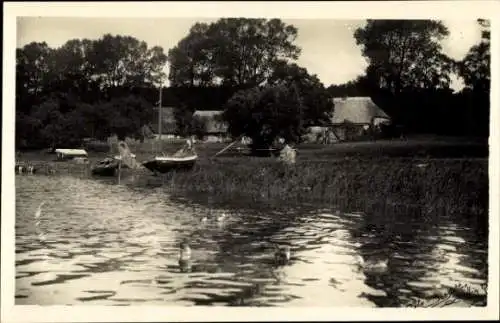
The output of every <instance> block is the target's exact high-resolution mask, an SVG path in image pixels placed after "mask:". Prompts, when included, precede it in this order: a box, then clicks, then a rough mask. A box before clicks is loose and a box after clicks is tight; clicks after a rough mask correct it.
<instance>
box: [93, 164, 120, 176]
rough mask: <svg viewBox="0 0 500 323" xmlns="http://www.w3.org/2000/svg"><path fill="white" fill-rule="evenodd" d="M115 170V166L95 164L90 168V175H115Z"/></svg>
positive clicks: (116, 168)
mask: <svg viewBox="0 0 500 323" xmlns="http://www.w3.org/2000/svg"><path fill="white" fill-rule="evenodd" d="M117 171H118V167H117V166H97V167H94V168H92V175H97V176H115V174H116V172H117Z"/></svg>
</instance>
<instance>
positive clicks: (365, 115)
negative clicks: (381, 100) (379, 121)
mask: <svg viewBox="0 0 500 323" xmlns="http://www.w3.org/2000/svg"><path fill="white" fill-rule="evenodd" d="M333 103H334V104H335V108H334V111H333V117H332V119H331V121H332V124H341V123H344V122H345V121H347V122H351V123H354V124H371V123H372V122H373V119H374V118H383V119H390V117H389V116H388V115H387V114H386V113H385V112H384V111H383V110H382V109H380V108H379V107H378V106H377V105H376V104H375V103H374V102H373V100H372V99H371V98H370V97H346V98H334V99H333Z"/></svg>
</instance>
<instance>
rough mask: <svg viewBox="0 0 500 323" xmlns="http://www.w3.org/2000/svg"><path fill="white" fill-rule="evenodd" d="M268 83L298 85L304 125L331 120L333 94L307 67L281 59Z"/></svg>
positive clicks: (288, 85) (287, 85) (314, 124)
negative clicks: (331, 94)
mask: <svg viewBox="0 0 500 323" xmlns="http://www.w3.org/2000/svg"><path fill="white" fill-rule="evenodd" d="M268 83H269V84H272V85H278V84H282V85H284V86H286V87H288V88H292V87H296V90H297V91H298V95H299V96H300V98H301V102H302V109H303V117H304V119H303V124H304V126H306V127H309V126H317V125H321V124H324V123H328V122H329V121H330V118H331V117H332V115H333V109H334V106H333V102H332V100H331V96H330V94H329V93H328V90H327V89H326V88H325V86H324V85H323V83H321V81H320V80H319V78H318V77H317V75H315V74H314V75H311V74H309V72H308V71H307V69H306V68H303V67H300V66H298V65H297V64H295V63H287V62H284V61H281V62H279V63H278V64H277V65H276V68H275V70H274V71H273V73H272V75H271V77H270V78H269V82H268Z"/></svg>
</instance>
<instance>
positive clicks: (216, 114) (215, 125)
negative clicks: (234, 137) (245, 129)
mask: <svg viewBox="0 0 500 323" xmlns="http://www.w3.org/2000/svg"><path fill="white" fill-rule="evenodd" d="M223 112H224V111H222V110H205V111H203V110H196V111H195V112H194V113H193V118H199V119H202V120H204V121H205V122H206V126H207V129H206V131H207V134H211V135H216V134H226V133H227V129H228V125H227V123H226V122H224V121H223V120H222V113H223Z"/></svg>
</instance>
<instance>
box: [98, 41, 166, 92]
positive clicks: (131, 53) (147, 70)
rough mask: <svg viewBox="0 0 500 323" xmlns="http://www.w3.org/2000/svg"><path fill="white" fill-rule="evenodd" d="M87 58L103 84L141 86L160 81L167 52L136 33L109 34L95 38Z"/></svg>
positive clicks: (105, 85)
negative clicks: (132, 34) (135, 35)
mask: <svg viewBox="0 0 500 323" xmlns="http://www.w3.org/2000/svg"><path fill="white" fill-rule="evenodd" d="M88 60H89V61H90V64H91V66H92V67H93V73H92V77H93V78H95V79H97V80H98V81H99V82H100V84H101V87H103V88H110V87H117V86H127V87H139V86H144V85H151V84H153V83H157V82H158V81H159V79H158V78H159V77H160V76H162V70H163V66H164V64H165V63H166V60H167V56H166V55H165V54H164V53H163V49H162V48H161V47H157V46H155V47H152V48H148V45H147V44H146V43H145V42H144V41H139V40H138V39H136V38H134V37H131V36H119V35H118V36H113V35H110V34H106V35H104V36H103V37H102V38H100V39H98V40H96V41H94V43H93V50H92V51H91V52H90V55H89V57H88Z"/></svg>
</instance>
